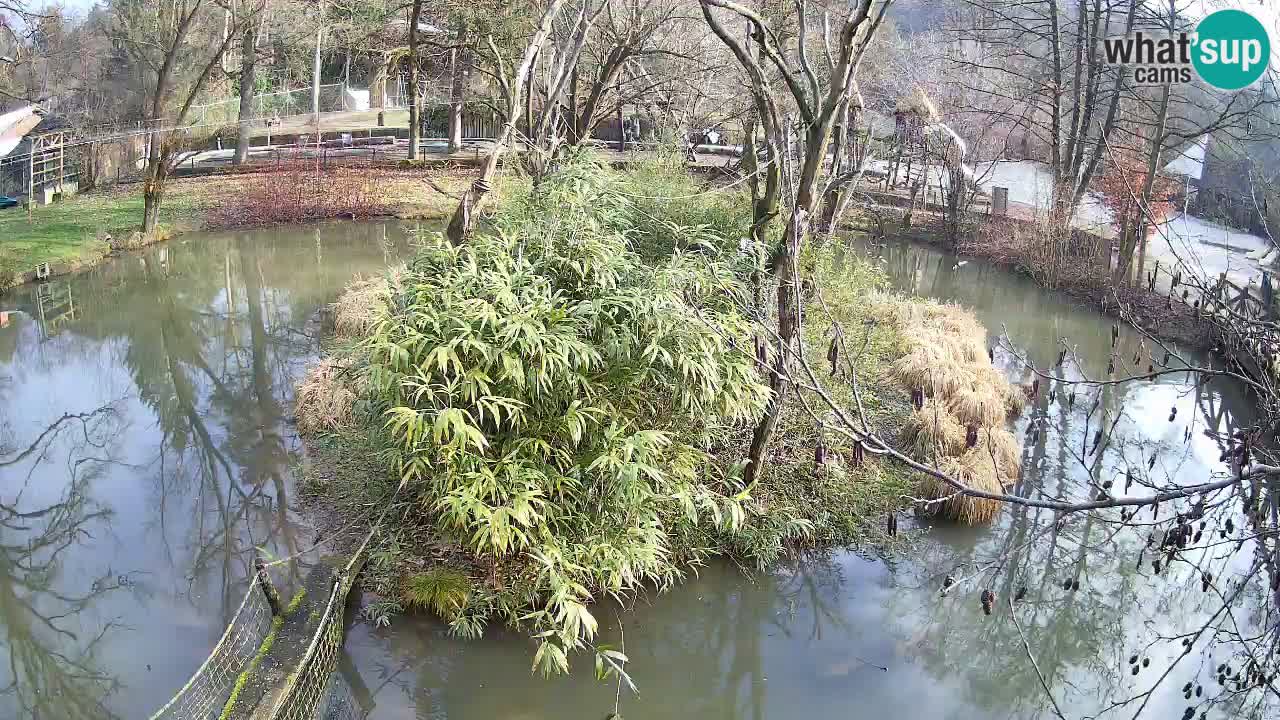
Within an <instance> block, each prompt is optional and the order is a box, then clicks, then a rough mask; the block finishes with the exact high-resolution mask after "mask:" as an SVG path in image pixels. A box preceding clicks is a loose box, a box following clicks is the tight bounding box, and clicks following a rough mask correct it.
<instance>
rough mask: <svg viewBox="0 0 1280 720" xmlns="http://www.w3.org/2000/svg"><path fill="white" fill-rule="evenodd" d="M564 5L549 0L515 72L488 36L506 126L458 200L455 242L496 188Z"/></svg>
mask: <svg viewBox="0 0 1280 720" xmlns="http://www.w3.org/2000/svg"><path fill="white" fill-rule="evenodd" d="M564 5H565V0H551V1H550V2H548V3H547V6H546V8H545V9H544V10H543V12H542V18H541V20H540V21H539V23H538V25H537V28H536V29H535V31H534V33H533V35H532V36H530V38H529V40H528V42H527V44H526V46H525V49H524V53H523V55H522V56H521V59H520V63H519V65H517V66H516V67H515V71H514V72H509V71H508V69H507V66H506V63H505V61H504V60H503V59H502V54H501V53H500V52H499V50H498V47H497V45H496V43H495V42H494V39H493V36H492V35H490V36H488V37H486V39H485V40H486V44H487V45H488V46H489V51H490V53H491V54H492V61H493V70H492V75H493V77H494V80H495V81H496V82H497V85H498V91H499V96H500V102H501V106H500V110H501V112H502V118H503V124H502V129H501V130H500V131H499V132H498V137H497V138H496V139H495V140H494V143H493V147H492V149H490V151H489V156H488V158H487V159H486V160H485V164H484V166H483V167H482V168H481V169H480V177H478V178H476V179H475V181H474V182H473V183H472V184H471V187H469V188H467V191H466V193H464V194H463V196H462V199H461V200H460V201H459V202H458V207H457V209H456V210H454V213H453V217H452V218H450V220H449V227H448V231H447V235H448V237H449V241H450V242H452V243H454V244H459V243H462V242H463V241H464V240H466V238H467V237H468V236H469V235H470V234H471V230H472V229H473V228H474V227H475V213H476V212H477V211H478V210H479V207H480V204H481V202H483V201H484V198H485V196H486V195H488V194H489V191H490V190H492V189H493V180H494V177H495V176H496V175H497V172H498V163H499V162H501V160H502V156H503V154H504V153H505V152H506V151H507V149H508V147H509V146H510V145H511V143H512V141H513V139H514V138H515V134H516V127H515V125H516V119H517V117H518V116H519V113H520V108H521V97H522V93H523V92H524V88H525V85H526V84H527V83H528V80H529V74H530V72H532V69H533V64H534V60H535V59H536V58H537V56H538V53H539V52H541V50H542V47H543V45H545V44H546V42H547V39H548V38H549V37H550V35H551V29H552V26H553V24H554V23H555V20H556V18H557V17H558V16H559V15H560V11H561V10H563V9H564Z"/></svg>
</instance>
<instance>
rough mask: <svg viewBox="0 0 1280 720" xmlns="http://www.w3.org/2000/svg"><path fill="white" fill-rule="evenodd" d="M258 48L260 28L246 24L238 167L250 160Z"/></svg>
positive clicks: (241, 77)
mask: <svg viewBox="0 0 1280 720" xmlns="http://www.w3.org/2000/svg"><path fill="white" fill-rule="evenodd" d="M257 46H258V26H257V24H256V23H253V22H249V23H246V24H245V29H244V36H243V38H242V40H241V41H240V118H239V119H240V122H239V124H238V125H237V127H236V153H235V157H234V158H233V159H232V162H234V163H235V164H236V165H243V164H244V163H245V162H246V161H247V160H248V159H249V136H250V130H251V127H250V126H251V123H250V121H251V120H253V119H254V116H255V115H256V113H257V108H256V107H255V106H256V105H257V103H256V102H255V100H256V98H255V97H254V90H255V89H256V87H255V86H256V84H257V68H258V53H257V49H256V48H257Z"/></svg>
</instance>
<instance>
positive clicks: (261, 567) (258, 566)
mask: <svg viewBox="0 0 1280 720" xmlns="http://www.w3.org/2000/svg"><path fill="white" fill-rule="evenodd" d="M253 569H254V570H255V571H257V573H258V584H259V585H260V586H262V594H263V595H266V596H267V605H269V606H270V607H271V616H272V617H280V615H281V613H280V593H279V592H278V591H277V590H276V586H275V585H274V584H273V583H272V582H271V575H270V574H269V573H268V572H267V565H266V563H264V562H262V558H254V561H253Z"/></svg>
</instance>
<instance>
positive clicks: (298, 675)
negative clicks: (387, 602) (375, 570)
mask: <svg viewBox="0 0 1280 720" xmlns="http://www.w3.org/2000/svg"><path fill="white" fill-rule="evenodd" d="M350 589H351V579H350V578H349V577H348V574H347V573H346V572H343V573H339V574H338V576H337V577H335V578H334V583H333V590H332V591H331V592H330V594H329V599H328V603H327V604H326V605H325V608H324V611H323V613H322V614H321V616H320V623H319V625H318V626H317V627H316V632H315V635H314V636H313V637H312V639H311V644H310V645H309V647H308V648H307V653H306V654H305V655H303V657H302V661H301V662H300V663H299V664H298V667H297V669H296V670H295V671H294V673H293V674H291V675H290V676H289V681H288V685H287V686H286V687H285V690H284V692H282V693H281V694H280V698H279V700H278V701H277V703H276V706H275V708H274V709H273V710H272V712H271V716H270V717H271V720H312V718H315V717H317V710H318V709H320V707H321V701H322V700H325V699H326V696H328V695H329V679H330V676H331V675H333V674H334V671H335V670H336V669H337V667H338V655H339V653H341V652H342V635H343V626H342V611H343V608H344V606H345V604H346V597H347V591H348V590H350ZM321 717H323V716H321Z"/></svg>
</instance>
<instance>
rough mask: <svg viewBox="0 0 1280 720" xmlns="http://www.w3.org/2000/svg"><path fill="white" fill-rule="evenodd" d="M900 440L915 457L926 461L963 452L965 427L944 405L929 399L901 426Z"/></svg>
mask: <svg viewBox="0 0 1280 720" xmlns="http://www.w3.org/2000/svg"><path fill="white" fill-rule="evenodd" d="M901 437H902V442H903V444H904V445H905V446H906V447H907V449H909V450H910V451H911V453H912V455H914V456H915V457H917V458H920V459H922V460H924V461H926V462H927V461H929V460H932V459H934V458H935V457H937V458H943V457H948V456H952V455H960V454H961V453H963V452H964V451H965V428H964V425H961V424H960V423H959V422H958V421H957V420H956V418H955V416H953V415H952V414H951V413H950V412H948V411H947V409H946V408H945V407H942V406H941V404H940V403H938V402H936V401H934V400H932V399H930V400H925V402H924V407H923V408H922V409H920V410H917V411H915V412H913V413H911V415H910V416H908V417H907V421H906V423H905V424H903V426H902V435H901Z"/></svg>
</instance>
